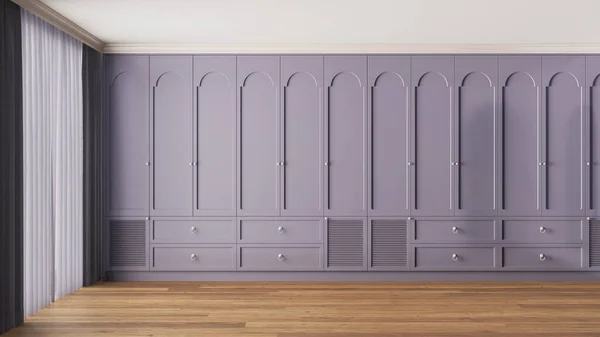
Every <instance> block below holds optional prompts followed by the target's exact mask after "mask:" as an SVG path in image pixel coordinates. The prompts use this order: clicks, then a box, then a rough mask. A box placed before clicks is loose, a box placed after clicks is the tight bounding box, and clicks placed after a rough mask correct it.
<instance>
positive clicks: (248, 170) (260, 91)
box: [237, 56, 281, 216]
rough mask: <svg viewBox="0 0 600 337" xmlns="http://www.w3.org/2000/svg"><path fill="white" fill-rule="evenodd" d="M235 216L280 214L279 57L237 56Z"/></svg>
mask: <svg viewBox="0 0 600 337" xmlns="http://www.w3.org/2000/svg"><path fill="white" fill-rule="evenodd" d="M237 66H238V67H237V78H238V80H237V81H238V86H239V87H240V92H239V95H238V114H239V115H238V119H239V122H238V141H239V144H238V196H239V199H240V200H239V202H238V212H237V214H238V215H264V216H269V215H278V214H279V168H280V166H281V165H280V164H281V158H280V154H279V132H278V123H279V106H278V88H279V57H278V56H240V57H238V61H237Z"/></svg>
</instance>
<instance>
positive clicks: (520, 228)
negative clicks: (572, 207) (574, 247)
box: [502, 220, 583, 243]
mask: <svg viewBox="0 0 600 337" xmlns="http://www.w3.org/2000/svg"><path fill="white" fill-rule="evenodd" d="M582 234H583V222H582V221H579V220H567V221H556V220H554V221H553V220H546V221H544V220H535V221H527V220H505V221H503V222H502V236H503V239H504V241H508V242H511V243H581V242H582V241H583V238H582Z"/></svg>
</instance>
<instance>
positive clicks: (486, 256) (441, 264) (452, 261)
mask: <svg viewBox="0 0 600 337" xmlns="http://www.w3.org/2000/svg"><path fill="white" fill-rule="evenodd" d="M494 252H495V249H494V247H416V248H415V267H416V268H423V269H478V268H482V269H485V268H493V267H494V266H495V263H494V262H495V259H494Z"/></svg>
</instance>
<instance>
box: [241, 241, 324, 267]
mask: <svg viewBox="0 0 600 337" xmlns="http://www.w3.org/2000/svg"><path fill="white" fill-rule="evenodd" d="M239 250H240V257H239V269H240V270H266V271H273V270H322V269H323V263H322V260H323V252H322V247H320V246H313V247H289V246H288V247H264V246H261V247H248V246H242V247H240V248H239Z"/></svg>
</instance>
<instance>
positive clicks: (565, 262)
mask: <svg viewBox="0 0 600 337" xmlns="http://www.w3.org/2000/svg"><path fill="white" fill-rule="evenodd" d="M582 252H583V249H582V248H581V247H504V248H503V250H502V255H503V261H504V262H503V265H504V267H505V268H521V269H574V268H581V267H582Z"/></svg>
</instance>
